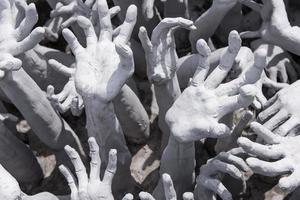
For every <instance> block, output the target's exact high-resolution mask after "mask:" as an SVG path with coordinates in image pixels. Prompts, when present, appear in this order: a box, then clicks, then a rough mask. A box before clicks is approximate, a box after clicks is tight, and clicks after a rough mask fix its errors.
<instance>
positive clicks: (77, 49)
mask: <svg viewBox="0 0 300 200" xmlns="http://www.w3.org/2000/svg"><path fill="white" fill-rule="evenodd" d="M62 34H63V36H64V38H65V40H66V41H67V42H68V45H69V46H70V48H71V50H72V52H73V54H74V55H75V57H77V58H78V57H80V56H81V55H82V54H83V53H84V51H85V49H84V48H83V47H82V46H81V45H80V43H79V42H78V40H77V38H76V37H75V35H74V33H73V32H72V31H70V30H69V29H67V28H65V29H64V30H63V31H62Z"/></svg>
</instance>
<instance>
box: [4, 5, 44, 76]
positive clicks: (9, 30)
mask: <svg viewBox="0 0 300 200" xmlns="http://www.w3.org/2000/svg"><path fill="white" fill-rule="evenodd" d="M14 6H16V7H17V9H14ZM24 12H25V16H21V13H24ZM21 18H22V19H23V20H22V21H21V22H19V19H21ZM37 20H38V15H37V11H36V8H35V5H34V4H32V3H31V4H29V5H27V4H26V3H25V2H24V1H22V0H17V1H13V2H11V1H9V0H3V1H1V2H0V30H5V34H1V35H0V60H5V61H3V62H2V63H1V67H2V68H1V69H0V70H1V71H0V77H2V78H3V77H4V74H5V71H11V70H18V69H19V68H20V67H21V62H20V60H18V59H15V58H13V56H17V55H20V54H22V53H24V52H25V51H28V50H29V49H32V48H33V47H34V46H35V45H36V44H38V43H39V42H40V41H41V40H42V39H43V37H44V33H45V30H44V29H43V28H41V27H37V28H35V29H34V30H33V31H31V29H32V28H33V26H34V25H35V23H36V22H37ZM17 25H18V26H17ZM4 62H5V63H4Z"/></svg>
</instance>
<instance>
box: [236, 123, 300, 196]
mask: <svg viewBox="0 0 300 200" xmlns="http://www.w3.org/2000/svg"><path fill="white" fill-rule="evenodd" d="M251 128H252V130H253V131H254V132H255V133H256V134H257V135H258V136H260V137H261V138H262V139H263V140H264V141H265V142H266V144H259V143H256V142H252V141H251V140H249V139H247V138H244V137H241V138H239V139H238V144H239V145H240V146H241V147H242V148H243V149H244V151H246V152H247V153H249V154H251V155H254V156H258V157H259V159H258V158H254V157H250V158H248V159H247V160H246V162H247V164H248V165H249V166H250V168H251V169H252V170H253V172H254V173H258V174H261V175H263V176H271V177H275V176H279V175H288V174H289V175H288V176H284V177H282V178H280V180H279V182H278V185H277V186H278V188H280V189H281V190H282V191H283V193H290V192H292V191H293V190H295V189H296V188H297V187H298V186H300V179H299V175H300V166H299V162H300V156H299V142H300V137H299V136H296V137H282V136H279V135H275V134H274V133H272V132H271V131H269V130H268V129H267V128H266V127H264V126H262V125H260V124H259V123H257V122H253V123H252V124H251ZM265 160H266V161H265ZM270 160H272V161H270ZM274 160H275V161H274Z"/></svg>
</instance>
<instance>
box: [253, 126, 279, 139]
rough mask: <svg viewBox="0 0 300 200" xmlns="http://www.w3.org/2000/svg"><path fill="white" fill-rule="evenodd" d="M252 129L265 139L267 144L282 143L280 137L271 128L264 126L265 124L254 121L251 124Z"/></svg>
mask: <svg viewBox="0 0 300 200" xmlns="http://www.w3.org/2000/svg"><path fill="white" fill-rule="evenodd" d="M250 127H251V129H252V130H253V131H254V132H255V133H256V134H257V135H259V136H260V137H262V138H263V139H264V141H265V142H267V144H278V143H280V137H278V136H277V135H275V134H274V133H272V132H271V131H270V130H269V129H267V128H266V127H264V126H263V125H261V124H259V123H257V122H252V123H251V124H250Z"/></svg>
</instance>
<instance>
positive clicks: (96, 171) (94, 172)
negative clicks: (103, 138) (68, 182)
mask: <svg viewBox="0 0 300 200" xmlns="http://www.w3.org/2000/svg"><path fill="white" fill-rule="evenodd" d="M88 143H89V148H90V157H91V161H90V166H91V171H90V180H99V177H100V168H101V159H100V156H99V146H98V144H97V142H96V139H95V138H94V137H90V138H89V139H88Z"/></svg>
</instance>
